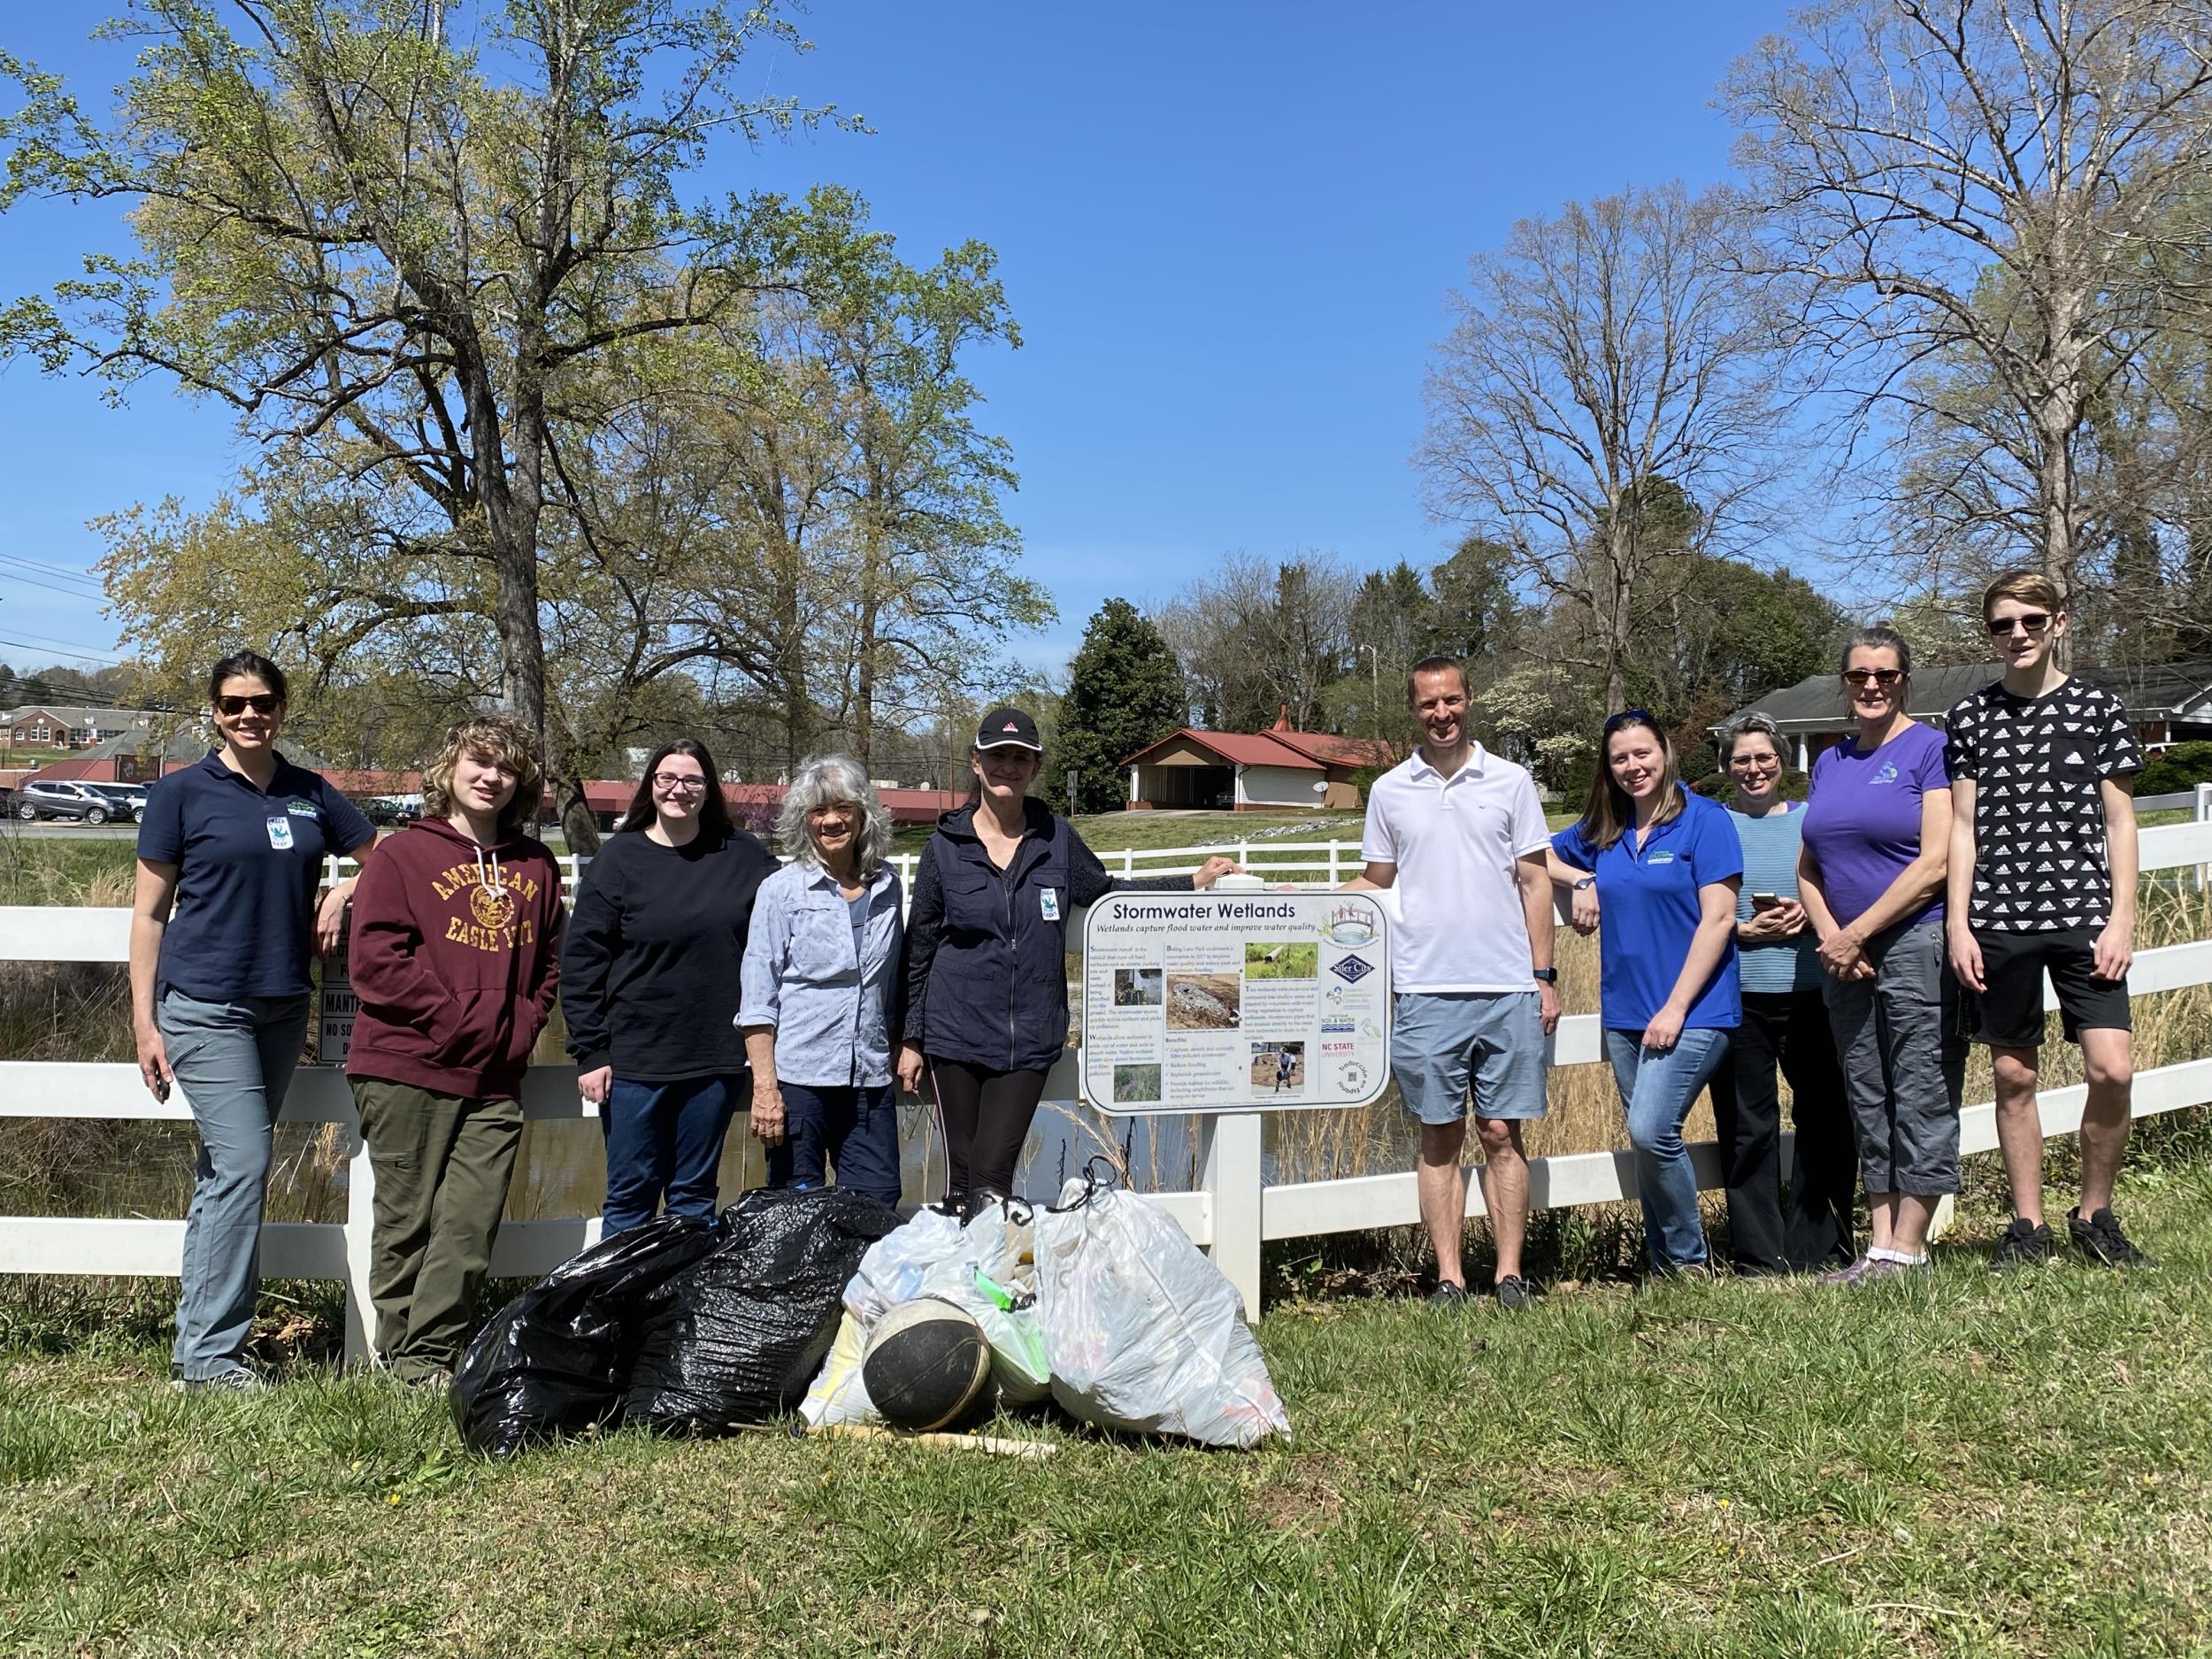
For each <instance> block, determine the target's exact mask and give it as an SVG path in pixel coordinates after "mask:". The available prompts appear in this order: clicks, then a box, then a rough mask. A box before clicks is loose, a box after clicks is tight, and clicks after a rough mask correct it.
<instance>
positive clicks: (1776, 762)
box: [1728, 755, 1782, 772]
mask: <svg viewBox="0 0 2212 1659" xmlns="http://www.w3.org/2000/svg"><path fill="white" fill-rule="evenodd" d="M1728 764H1730V765H1732V766H1756V767H1758V768H1759V769H1760V770H1761V771H1762V772H1763V771H1766V770H1767V769H1768V768H1770V767H1771V768H1773V769H1775V770H1777V771H1779V770H1780V769H1781V765H1782V757H1780V756H1779V755H1732V756H1731V757H1729V760H1728Z"/></svg>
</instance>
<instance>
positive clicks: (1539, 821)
mask: <svg viewBox="0 0 2212 1659" xmlns="http://www.w3.org/2000/svg"><path fill="white" fill-rule="evenodd" d="M1406 700H1407V702H1408V703H1409V704H1410V705H1411V708H1412V710H1413V715H1414V718H1415V719H1416V720H1417V721H1418V722H1419V723H1420V727H1421V744H1420V747H1419V748H1418V749H1416V750H1415V752H1414V754H1413V755H1412V757H1410V758H1409V759H1408V760H1406V761H1405V762H1404V763H1403V764H1401V765H1397V766H1394V767H1392V768H1391V769H1390V770H1389V771H1388V772H1385V773H1384V774H1383V775H1382V776H1381V777H1380V778H1378V779H1377V780H1375V784H1374V787H1373V788H1371V790H1370V791H1369V792H1368V796H1367V833H1366V834H1365V835H1364V837H1363V839H1362V841H1361V843H1360V855H1361V856H1362V857H1363V858H1364V859H1365V860H1366V864H1367V867H1366V869H1365V871H1364V872H1363V873H1362V874H1361V876H1360V877H1359V879H1357V880H1355V881H1352V882H1349V883H1348V884H1347V886H1348V887H1355V888H1370V889H1372V888H1381V887H1396V889H1397V891H1398V906H1397V908H1398V912H1399V916H1398V919H1397V921H1396V924H1395V926H1394V928H1393V931H1392V933H1391V936H1390V977H1391V984H1392V987H1393V988H1394V991H1395V993H1396V998H1395V1002H1394V1009H1393V1016H1392V1018H1393V1025H1392V1030H1391V1037H1390V1069H1391V1071H1392V1073H1393V1074H1394V1076H1395V1077H1396V1078H1397V1079H1398V1091H1399V1093H1400V1094H1402V1095H1403V1096H1404V1098H1405V1104H1406V1110H1407V1111H1409V1112H1410V1113H1411V1114H1412V1115H1413V1116H1414V1117H1415V1118H1417V1119H1419V1121H1420V1124H1421V1151H1420V1162H1419V1164H1418V1165H1417V1169H1416V1171H1415V1180H1416V1183H1417V1187H1418V1189H1419V1192H1420V1195H1421V1221H1422V1225H1425V1227H1427V1229H1428V1233H1429V1239H1430V1241H1431V1242H1432V1244H1434V1245H1435V1247H1436V1289H1435V1291H1434V1293H1433V1294H1432V1295H1431V1297H1430V1300H1431V1301H1432V1302H1463V1301H1465V1300H1466V1296H1467V1284H1466V1278H1465V1275H1464V1272H1463V1270H1462V1268H1461V1265H1460V1257H1459V1243H1460V1237H1461V1234H1462V1233H1463V1232H1464V1230H1465V1227H1466V1202H1467V1200H1466V1189H1465V1188H1464V1187H1463V1186H1462V1185H1461V1184H1460V1181H1461V1178H1460V1163H1459V1160H1460V1153H1461V1151H1462V1149H1463V1148H1464V1146H1465V1145H1466V1141H1467V1110H1468V1102H1469V1098H1470V1086H1471V1091H1472V1099H1473V1107H1474V1115H1475V1133H1476V1135H1477V1137H1478V1139H1479V1141H1481V1143H1482V1157H1483V1163H1482V1171H1481V1177H1482V1196H1483V1202H1484V1204H1485V1205H1486V1208H1487V1209H1488V1210H1489V1212H1490V1231H1491V1235H1492V1237H1493V1238H1494V1239H1495V1240H1496V1241H1497V1248H1498V1273H1497V1297H1498V1302H1499V1303H1500V1305H1501V1306H1502V1307H1506V1308H1512V1309H1519V1308H1525V1307H1527V1306H1528V1305H1529V1303H1530V1302H1531V1301H1532V1299H1533V1294H1534V1293H1533V1292H1532V1290H1531V1289H1530V1287H1529V1286H1528V1285H1527V1284H1526V1282H1525V1281H1524V1280H1523V1279H1522V1278H1521V1243H1522V1240H1523V1238H1524V1237H1525V1235H1526V1233H1527V1231H1528V1163H1527V1160H1526V1158H1525V1156H1524V1155H1523V1152H1522V1148H1521V1125H1522V1124H1523V1123H1525V1122H1526V1121H1527V1120H1528V1119H1530V1118H1541V1117H1542V1116H1543V1115H1544V1039H1545V1038H1546V1036H1548V1034H1549V1033H1551V1032H1552V1031H1553V1030H1554V1029H1555V1028H1556V1027H1557V1025H1558V1024H1559V995H1558V991H1557V988H1556V984H1557V979H1558V975H1557V973H1556V972H1555V970H1554V969H1553V967H1552V889H1551V878H1550V876H1549V874H1548V872H1547V871H1546V867H1545V853H1546V852H1547V850H1548V849H1549V848H1550V845H1551V840H1550V835H1549V833H1548V831H1547V830H1546V829H1545V827H1544V813H1543V809H1542V808H1541V807H1540V806H1539V805H1538V804H1537V800H1536V785H1535V783H1534V781H1533V780H1532V779H1531V778H1530V777H1529V775H1528V772H1527V771H1526V769H1525V768H1523V767H1520V766H1517V765H1515V764H1513V763H1512V762H1511V761H1509V760H1504V759H1501V758H1500V757H1498V756H1495V755H1493V754H1491V753H1489V752H1488V751H1487V750H1486V749H1484V748H1483V747H1482V745H1481V744H1479V743H1478V742H1475V741H1473V740H1472V739H1471V738H1470V737H1469V736H1468V734H1467V676H1466V674H1465V672H1463V670H1462V669H1461V667H1460V665H1459V664H1457V663H1456V662H1455V661H1454V660H1453V659H1452V658H1450V657H1427V658H1425V659H1424V660H1422V661H1421V662H1418V663H1417V664H1414V667H1413V672H1411V673H1409V674H1408V675H1407V676H1406Z"/></svg>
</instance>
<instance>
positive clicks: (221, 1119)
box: [131, 651, 376, 1388]
mask: <svg viewBox="0 0 2212 1659" xmlns="http://www.w3.org/2000/svg"><path fill="white" fill-rule="evenodd" d="M207 696H208V703H209V707H210V710H211V714H212V716H213V718H214V721H215V729H216V731H217V732H218V733H220V734H221V737H222V740H223V742H222V747H221V748H220V749H215V750H213V751H212V752H211V753H210V754H209V756H208V757H207V758H206V759H205V760H204V761H202V762H200V764H198V765H196V766H188V767H187V768H186V769H185V770H184V771H182V772H172V773H171V774H170V775H169V776H168V777H166V778H164V779H162V780H160V781H159V782H158V783H157V784H155V785H154V787H152V788H151V789H150V790H148V791H147V795H146V810H145V812H144V814H143V815H142V818H140V821H139V828H138V887H137V894H136V897H135V899H134V902H133V904H132V907H131V1021H132V1025H133V1026H134V1028H135V1032H136V1035H137V1039H138V1070H139V1072H140V1075H142V1077H143V1078H144V1079H146V1087H148V1088H149V1089H150V1090H151V1091H152V1092H153V1094H154V1097H155V1098H156V1099H157V1100H166V1099H168V1098H169V1090H170V1086H171V1084H172V1083H173V1082H174V1083H180V1084H182V1085H183V1087H184V1093H185V1097H186V1099H187V1100H188V1102H190V1103H191V1107H192V1120H193V1122H194V1123H195V1124H196V1125H197V1126H198V1128H199V1132H200V1156H199V1162H198V1164H197V1165H196V1169H195V1171H194V1180H193V1187H192V1209H191V1211H190V1213H189V1214H188V1216H187V1217H186V1219H185V1224H184V1266H183V1271H182V1275H181V1277H182V1279H183V1290H182V1294H181V1295H180V1299H179V1301H178V1303H177V1340H176V1347H175V1349H174V1352H173V1363H172V1364H171V1366H170V1375H171V1377H172V1378H173V1379H174V1381H175V1383H176V1384H177V1386H180V1387H186V1388H195V1387H201V1386H211V1387H221V1388H256V1387H259V1386H261V1385H260V1381H259V1379H257V1377H255V1375H254V1374H253V1373H252V1372H251V1371H248V1370H247V1369H246V1364H245V1360H244V1358H243V1356H244V1352H245V1347H246V1333H247V1332H248V1330H249V1329H250V1326H251V1325H252V1323H253V1305H254V1293H255V1291H256V1289H257V1287H258V1286H259V1284H260V1280H261V1202H262V1196H263V1193H264V1190H265V1187H266V1186H267V1184H268V1176H269V1148H270V1139H271V1137H270V1130H271V1127H272V1125H274V1123H275V1122H276V1117H277V1113H278V1112H279V1111H280V1110H281V1109H282V1107H283V1105H284V1091H285V1088H286V1086H287V1085H288V1084H289V1083H290V1082H291V1080H292V1069H293V1067H294V1066H296V1065H297V1064H299V1057H300V1048H301V1047H302V1045H303V1042H304V1041H305V1040H306V1035H307V1009H308V990H309V986H308V978H307V964H308V961H309V958H310V956H311V955H313V954H315V952H316V951H317V950H318V949H319V950H322V951H328V950H330V949H333V948H334V946H335V945H336V944H337V941H338V928H339V922H340V919H341V918H342V916H343V914H344V911H345V902H346V897H347V895H348V894H349V892H350V891H351V890H352V886H353V883H352V882H351V881H350V880H348V881H343V882H341V883H339V884H338V886H337V887H334V888H333V889H332V890H331V892H330V894H329V895H328V896H327V897H326V899H325V900H324V901H323V904H322V909H321V911H320V914H319V915H318V913H317V910H316V905H315V889H316V888H317V887H319V885H320V884H321V881H322V872H323V856H324V855H325V854H326V853H343V854H346V855H348V856H351V857H355V858H366V857H367V856H368V855H369V851H370V849H371V846H372V844H373V842H374V841H375V839H376V831H375V830H374V829H373V828H372V827H371V826H370V824H369V821H368V819H366V818H363V817H362V816H361V814H360V812H359V811H358V810H356V808H355V807H354V805H353V803H351V802H350V801H348V800H347V799H346V798H345V796H343V795H340V794H339V793H338V791H337V790H336V789H334V788H333V787H331V785H330V784H329V782H328V781H327V780H325V779H324V778H322V777H321V776H319V774H317V773H315V772H307V771H304V770H303V769H302V768H300V767H298V766H295V765H293V764H291V763H290V762H289V761H288V760H286V759H285V758H284V757H283V756H282V755H280V754H279V753H278V752H277V749H276V738H277V731H278V728H279V727H280V726H282V725H283V723H284V707H285V684H284V671H283V670H282V669H280V668H279V667H278V666H277V665H276V664H274V663H273V662H271V661H269V659H268V658H267V657H260V656H257V655H256V654H255V653H253V652H251V651H241V652H239V653H238V654H237V655H235V656H233V657H225V658H224V659H223V660H222V661H221V662H219V663H218V664H215V666H214V668H213V669H212V670H211V671H210V672H209V674H208V677H207Z"/></svg>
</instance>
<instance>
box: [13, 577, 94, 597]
mask: <svg viewBox="0 0 2212 1659" xmlns="http://www.w3.org/2000/svg"><path fill="white" fill-rule="evenodd" d="M0 582H21V583H22V584H23V585H24V586H25V587H26V588H44V589H45V590H46V591H47V592H48V593H50V594H60V595H63V596H65V598H70V599H93V598H97V597H100V596H101V595H96V594H90V593H87V592H86V591H85V590H84V589H83V588H65V587H63V586H62V585H61V584H60V583H59V582H50V581H47V580H43V579H42V578H40V577H37V576H26V575H24V574H23V573H22V572H20V571H0Z"/></svg>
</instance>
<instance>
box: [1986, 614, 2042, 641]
mask: <svg viewBox="0 0 2212 1659" xmlns="http://www.w3.org/2000/svg"><path fill="white" fill-rule="evenodd" d="M2015 623H2017V624H2018V625H2019V626H2020V629H2021V631H2022V632H2024V633H2027V634H2040V633H2042V632H2043V630H2044V629H2046V628H2047V627H2049V626H2051V617H2050V613H2049V612H2048V611H2022V612H2021V613H2020V614H2019V615H2018V616H2016V617H1992V618H1990V619H1989V637H1990V638H1991V639H1993V640H2008V639H2010V638H2011V637H2012V634H2013V625H2014V624H2015Z"/></svg>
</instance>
